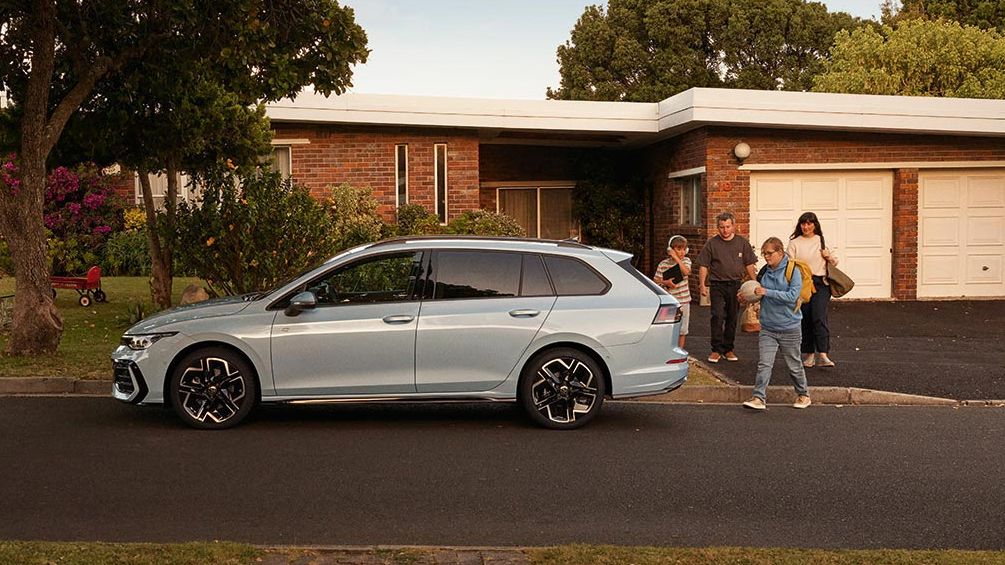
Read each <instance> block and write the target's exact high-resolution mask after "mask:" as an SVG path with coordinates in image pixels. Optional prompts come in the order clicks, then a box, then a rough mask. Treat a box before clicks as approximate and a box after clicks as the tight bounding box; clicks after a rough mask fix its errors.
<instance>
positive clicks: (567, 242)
mask: <svg viewBox="0 0 1005 565" xmlns="http://www.w3.org/2000/svg"><path fill="white" fill-rule="evenodd" d="M440 239H457V240H462V241H512V242H521V243H554V244H555V245H557V246H558V247H572V248H576V249H591V247H590V246H589V245H584V244H582V243H579V242H578V241H576V240H575V239H561V240H559V239H538V238H535V237H508V236H488V235H406V236H398V237H391V238H388V239H382V240H380V241H378V242H376V243H374V244H373V245H371V247H377V246H381V245H391V244H393V243H408V242H410V241H427V240H429V241H432V240H440Z"/></svg>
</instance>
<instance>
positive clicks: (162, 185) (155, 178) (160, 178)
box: [134, 173, 199, 210]
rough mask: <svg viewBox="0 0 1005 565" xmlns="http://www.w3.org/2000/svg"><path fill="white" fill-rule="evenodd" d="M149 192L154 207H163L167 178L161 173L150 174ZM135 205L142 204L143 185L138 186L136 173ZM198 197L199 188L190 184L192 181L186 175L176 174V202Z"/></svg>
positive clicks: (138, 180) (189, 200)
mask: <svg viewBox="0 0 1005 565" xmlns="http://www.w3.org/2000/svg"><path fill="white" fill-rule="evenodd" d="M149 177H150V194H151V196H153V201H154V209H156V210H163V209H164V198H165V197H166V196H167V190H168V178H167V175H165V174H163V173H158V174H152V173H151V174H150V175H149ZM134 183H135V187H136V205H137V206H143V187H142V186H140V177H139V175H136V178H135V181H134ZM198 197H199V190H198V188H197V187H193V186H192V181H191V179H190V178H189V176H188V175H186V174H182V173H179V174H178V202H182V201H188V202H192V201H194V200H196V199H197V198H198Z"/></svg>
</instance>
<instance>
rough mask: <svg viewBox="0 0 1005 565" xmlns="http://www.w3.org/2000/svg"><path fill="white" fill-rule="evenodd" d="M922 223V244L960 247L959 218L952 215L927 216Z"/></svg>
mask: <svg viewBox="0 0 1005 565" xmlns="http://www.w3.org/2000/svg"><path fill="white" fill-rule="evenodd" d="M921 224H922V230H921V232H922V234H923V235H922V242H921V244H922V245H924V246H926V247H959V245H960V219H959V218H957V217H952V216H949V217H945V216H943V217H935V218H925V219H924V220H922V221H921Z"/></svg>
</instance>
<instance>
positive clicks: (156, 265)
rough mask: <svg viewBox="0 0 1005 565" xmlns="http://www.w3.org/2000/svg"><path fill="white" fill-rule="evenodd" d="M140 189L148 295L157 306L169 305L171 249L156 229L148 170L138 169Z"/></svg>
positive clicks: (155, 212)
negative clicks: (147, 258) (147, 253)
mask: <svg viewBox="0 0 1005 565" xmlns="http://www.w3.org/2000/svg"><path fill="white" fill-rule="evenodd" d="M136 174H137V175H139V177H140V190H141V191H142V192H143V210H144V212H146V215H147V243H148V244H149V246H150V262H151V266H152V272H151V275H152V276H151V278H150V297H151V299H153V302H154V304H156V305H157V306H158V307H159V308H162V309H166V308H170V307H171V283H172V265H171V249H170V246H167V245H165V243H167V242H164V241H162V240H161V238H160V234H159V233H158V231H157V219H158V218H157V209H156V208H155V207H154V194H153V189H152V188H151V187H150V172H149V171H147V170H146V169H139V170H138V171H136Z"/></svg>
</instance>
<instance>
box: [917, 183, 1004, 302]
mask: <svg viewBox="0 0 1005 565" xmlns="http://www.w3.org/2000/svg"><path fill="white" fill-rule="evenodd" d="M918 190H919V195H918V296H928V297H951V296H981V297H991V296H1005V276H1003V267H1005V265H1003V263H1005V170H1002V169H988V170H985V171H927V172H925V171H923V172H921V173H920V174H919V175H918Z"/></svg>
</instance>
